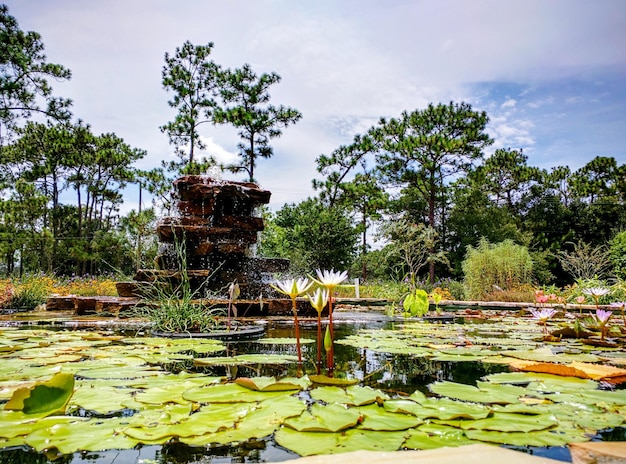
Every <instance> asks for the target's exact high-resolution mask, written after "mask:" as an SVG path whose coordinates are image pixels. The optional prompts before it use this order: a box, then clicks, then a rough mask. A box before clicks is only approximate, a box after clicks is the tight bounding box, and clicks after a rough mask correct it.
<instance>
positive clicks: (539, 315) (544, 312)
mask: <svg viewBox="0 0 626 464" xmlns="http://www.w3.org/2000/svg"><path fill="white" fill-rule="evenodd" d="M530 312H531V313H532V315H533V317H534V318H535V319H538V320H539V322H540V323H541V324H543V333H544V334H547V333H548V326H547V324H548V319H550V318H551V317H552V316H554V315H555V314H556V310H555V309H552V308H541V309H531V310H530Z"/></svg>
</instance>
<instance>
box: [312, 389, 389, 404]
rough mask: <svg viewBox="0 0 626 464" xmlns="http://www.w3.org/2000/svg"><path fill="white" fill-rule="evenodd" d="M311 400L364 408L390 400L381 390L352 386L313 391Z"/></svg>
mask: <svg viewBox="0 0 626 464" xmlns="http://www.w3.org/2000/svg"><path fill="white" fill-rule="evenodd" d="M311 398H313V399H316V400H319V401H324V402H325V403H340V404H346V405H349V406H363V405H365V404H371V403H375V402H376V401H382V400H384V399H387V398H389V397H388V396H387V395H386V394H385V393H383V392H381V391H380V390H374V389H373V388H370V387H360V386H358V385H352V386H349V387H347V388H345V389H343V388H340V387H319V388H316V389H314V390H312V391H311Z"/></svg>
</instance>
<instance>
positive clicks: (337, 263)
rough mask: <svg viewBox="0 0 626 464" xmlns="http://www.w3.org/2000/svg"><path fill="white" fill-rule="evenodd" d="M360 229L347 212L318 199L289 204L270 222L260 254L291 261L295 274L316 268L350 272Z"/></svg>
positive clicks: (262, 239)
mask: <svg viewBox="0 0 626 464" xmlns="http://www.w3.org/2000/svg"><path fill="white" fill-rule="evenodd" d="M357 236H358V230H357V229H356V228H355V227H354V226H353V225H352V223H351V221H350V219H349V218H348V216H347V214H346V212H345V211H344V210H342V209H340V208H327V207H325V206H324V205H323V204H321V202H320V201H319V200H317V199H311V198H309V199H307V200H305V201H303V202H302V203H300V204H298V205H296V204H287V205H285V206H283V208H282V209H281V210H280V211H278V212H277V213H276V215H275V216H274V217H271V216H270V219H269V221H266V230H265V231H263V232H262V233H261V239H260V244H259V249H258V252H259V254H260V255H262V256H266V257H272V256H274V257H282V258H289V260H290V262H291V266H290V269H291V271H292V272H293V273H294V274H310V273H312V272H314V271H315V269H347V268H349V266H350V263H351V262H352V260H353V257H354V252H355V247H356V239H357Z"/></svg>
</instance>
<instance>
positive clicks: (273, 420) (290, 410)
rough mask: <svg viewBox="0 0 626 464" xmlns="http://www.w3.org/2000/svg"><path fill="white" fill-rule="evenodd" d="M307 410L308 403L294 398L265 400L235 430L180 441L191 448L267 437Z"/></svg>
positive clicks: (184, 438) (223, 430)
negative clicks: (287, 420) (291, 418)
mask: <svg viewBox="0 0 626 464" xmlns="http://www.w3.org/2000/svg"><path fill="white" fill-rule="evenodd" d="M305 409H306V403H305V402H304V401H302V400H300V399H298V398H296V397H294V396H282V397H277V398H273V399H269V400H265V401H262V402H260V403H259V404H258V405H257V406H256V407H254V408H253V409H251V410H250V411H249V412H248V414H246V415H245V416H244V417H242V418H241V420H239V422H237V426H236V427H234V428H225V429H221V430H219V431H217V432H215V433H209V434H205V435H199V436H194V437H181V438H180V441H181V442H183V443H186V444H188V445H190V446H206V445H210V444H216V445H228V444H230V443H241V442H244V441H247V440H250V439H253V438H262V437H266V436H269V435H271V434H272V433H274V432H275V431H276V430H277V429H278V428H279V427H280V426H281V425H282V424H283V422H284V421H285V420H286V419H287V418H289V417H294V416H299V415H300V414H302V412H303V411H304V410H305Z"/></svg>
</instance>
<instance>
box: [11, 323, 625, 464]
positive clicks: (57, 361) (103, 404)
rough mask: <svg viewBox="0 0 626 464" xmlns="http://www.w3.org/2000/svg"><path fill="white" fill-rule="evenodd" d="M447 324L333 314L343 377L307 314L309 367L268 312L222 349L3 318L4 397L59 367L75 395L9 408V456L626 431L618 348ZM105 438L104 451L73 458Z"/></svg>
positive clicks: (327, 448)
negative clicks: (579, 371)
mask: <svg viewBox="0 0 626 464" xmlns="http://www.w3.org/2000/svg"><path fill="white" fill-rule="evenodd" d="M446 321H447V322H446V323H432V322H428V321H418V320H415V321H413V320H411V321H405V320H402V319H391V318H387V317H385V316H383V315H382V314H381V313H379V312H374V311H372V312H358V313H350V312H339V313H337V314H336V326H335V339H336V344H335V371H334V377H333V379H334V380H333V379H329V378H324V377H319V378H317V377H316V374H317V369H316V366H315V359H316V355H317V344H316V343H315V339H316V334H317V330H316V324H315V321H312V320H305V321H301V330H300V332H301V337H302V338H303V344H302V350H303V357H304V359H305V363H304V366H303V370H304V376H301V375H300V374H301V373H300V372H299V368H298V364H297V363H296V362H295V356H294V355H295V346H294V343H293V338H292V337H293V324H291V323H290V322H289V321H278V320H276V321H264V323H265V324H266V331H265V334H264V337H263V338H262V339H259V340H253V341H247V342H238V343H226V344H220V343H219V342H215V341H209V340H187V339H185V340H171V339H157V338H154V337H151V336H149V335H148V334H145V333H144V332H143V331H142V329H138V328H137V327H134V326H133V325H127V326H126V327H125V328H124V331H121V332H120V331H113V330H111V329H105V328H103V327H102V326H99V327H96V328H92V329H89V330H88V329H87V328H84V327H79V326H73V327H72V325H71V324H70V323H69V322H67V321H57V322H56V323H54V324H52V325H50V326H46V325H43V324H34V325H33V324H30V325H24V324H16V325H10V324H9V323H6V322H5V325H9V326H5V327H0V355H1V356H0V357H2V364H1V365H0V401H2V402H4V403H6V402H7V401H8V400H9V399H10V398H11V396H12V394H13V393H14V392H15V390H16V389H17V388H19V387H22V386H24V385H32V383H33V382H34V381H38V382H44V381H46V380H49V379H50V378H51V377H53V376H54V375H55V374H56V373H58V372H66V373H71V374H73V377H74V378H75V382H76V388H75V391H74V394H73V396H72V397H71V399H70V400H69V403H68V405H67V408H66V411H65V415H59V414H55V415H51V416H49V417H47V418H43V416H42V418H41V419H40V420H39V421H32V420H31V421H30V422H27V423H26V425H24V424H25V423H24V419H23V417H22V419H21V420H20V418H19V417H18V416H19V415H20V414H22V412H21V411H6V410H4V411H0V447H2V449H0V463H1V464H8V463H47V462H55V463H94V464H104V463H115V464H120V463H142V464H148V463H159V464H166V463H167V464H174V463H176V464H183V463H186V464H191V463H206V462H215V463H220V462H229V463H230V462H278V461H284V460H288V459H294V458H297V457H299V456H300V455H306V454H316V453H324V452H340V451H347V450H350V449H351V447H354V448H355V449H360V447H364V446H368V445H367V443H372V442H376V443H380V444H381V445H380V446H389V447H391V448H390V449H397V448H409V449H426V448H429V447H439V446H446V445H448V446H454V445H460V444H464V443H472V442H476V441H480V442H488V443H499V444H501V445H502V446H507V447H510V448H513V449H516V450H520V451H525V452H528V453H531V454H533V455H541V456H546V457H551V458H553V459H559V460H562V461H569V460H570V455H569V451H568V450H567V448H566V446H565V444H566V443H567V442H568V441H585V440H589V439H592V440H604V441H617V440H619V441H621V440H624V439H625V433H624V428H623V425H624V421H626V390H622V389H621V387H620V386H619V385H617V386H616V385H615V383H618V382H617V380H618V379H619V376H618V374H619V373H620V368H619V367H617V366H620V365H622V364H623V362H622V361H624V360H626V353H625V352H624V351H623V350H622V349H621V347H619V346H617V347H611V348H610V349H607V348H599V347H597V346H590V345H586V344H585V343H583V342H582V341H580V340H563V341H561V342H559V343H550V342H546V341H544V337H543V333H542V327H541V326H539V325H537V323H536V322H535V321H533V320H532V319H529V318H528V317H524V318H521V317H517V316H515V315H513V314H506V315H504V314H503V313H494V315H492V316H491V317H489V318H487V319H474V318H462V317H456V318H447V320H446ZM557 323H558V322H557ZM562 323H563V324H566V321H562ZM234 360H237V362H234ZM520 362H522V363H527V364H529V363H530V364H532V363H537V365H540V366H544V365H555V364H556V365H558V366H571V365H577V366H585V365H590V364H593V365H604V366H606V368H607V369H608V370H607V371H606V372H605V373H604V374H602V375H604V376H605V377H602V376H600V377H598V376H596V379H595V380H593V379H584V378H576V377H569V376H557V375H553V374H551V373H541V372H539V373H537V372H532V369H531V370H526V371H521V372H513V371H514V370H515V371H518V370H519V369H518V368H519V366H521V364H520ZM557 363H558V364H557ZM576 363H578V364H576ZM527 364H526V365H527ZM511 366H514V368H512V367H511ZM542 368H544V369H545V366H544V367H542ZM540 371H541V370H540ZM321 373H322V374H324V373H326V369H325V365H324V366H322V372H321ZM623 373H624V372H622V374H623ZM583 377H584V376H583ZM246 378H250V379H252V380H251V381H247V380H245V379H246ZM283 379H284V381H283ZM310 379H313V380H316V382H313V381H311V380H310ZM611 379H613V380H615V382H610V380H611ZM279 380H280V381H279ZM342 380H343V381H345V382H346V384H345V385H341V384H340V385H333V383H338V382H340V381H342ZM607 380H608V381H607ZM281 381H282V383H281ZM220 389H221V390H220ZM233 398H237V399H236V400H235V399H233ZM339 404H342V406H340V407H339ZM270 405H273V406H270ZM335 407H337V408H338V409H337V410H333V408H335ZM264 408H265V409H264ZM272 408H273V409H272ZM289 411H292V412H289ZM268 417H269V419H268ZM261 418H262V420H261ZM257 420H258V421H259V422H254V421H257ZM193 421H195V422H193ZM351 421H353V422H351ZM192 422H193V424H192ZM33 423H38V424H40V425H33ZM187 423H189V425H188V427H187V425H186V424H187ZM248 423H249V424H248ZM283 423H287V424H288V425H289V426H288V427H281V426H280V425H281V424H283ZM181 424H182V426H181ZM246 424H248V425H246ZM311 424H314V425H313V426H312V425H311ZM329 424H331V425H329ZM192 425H193V426H192ZM268 426H269V428H267V427H268ZM102 427H104V428H105V430H102ZM247 427H251V428H257V429H258V430H256V432H257V433H251V432H249V431H248V432H246V428H247ZM266 428H267V432H260V431H259V430H266ZM198 430H201V432H199V431H198ZM233 430H236V431H237V433H239V434H240V435H237V433H235V434H234V435H233V433H234V432H233ZM100 434H101V435H100ZM229 434H230V435H229ZM90 436H91V437H94V438H93V439H92V440H89V439H86V437H87V438H88V437H90ZM93 440H96V441H97V443H96V444H94V443H93ZM342 440H343V441H342ZM360 440H361V441H360ZM103 443H106V444H108V445H107V446H103V445H102V444H103ZM303 443H305V445H304V446H303ZM394 446H395V448H394ZM99 447H100V448H102V447H105V448H109V447H110V448H111V449H110V450H107V451H75V450H77V449H83V450H84V449H98V448H99ZM115 448H125V449H122V450H118V449H115ZM126 448H127V449H126ZM385 449H386V448H385ZM35 450H40V451H35Z"/></svg>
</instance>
